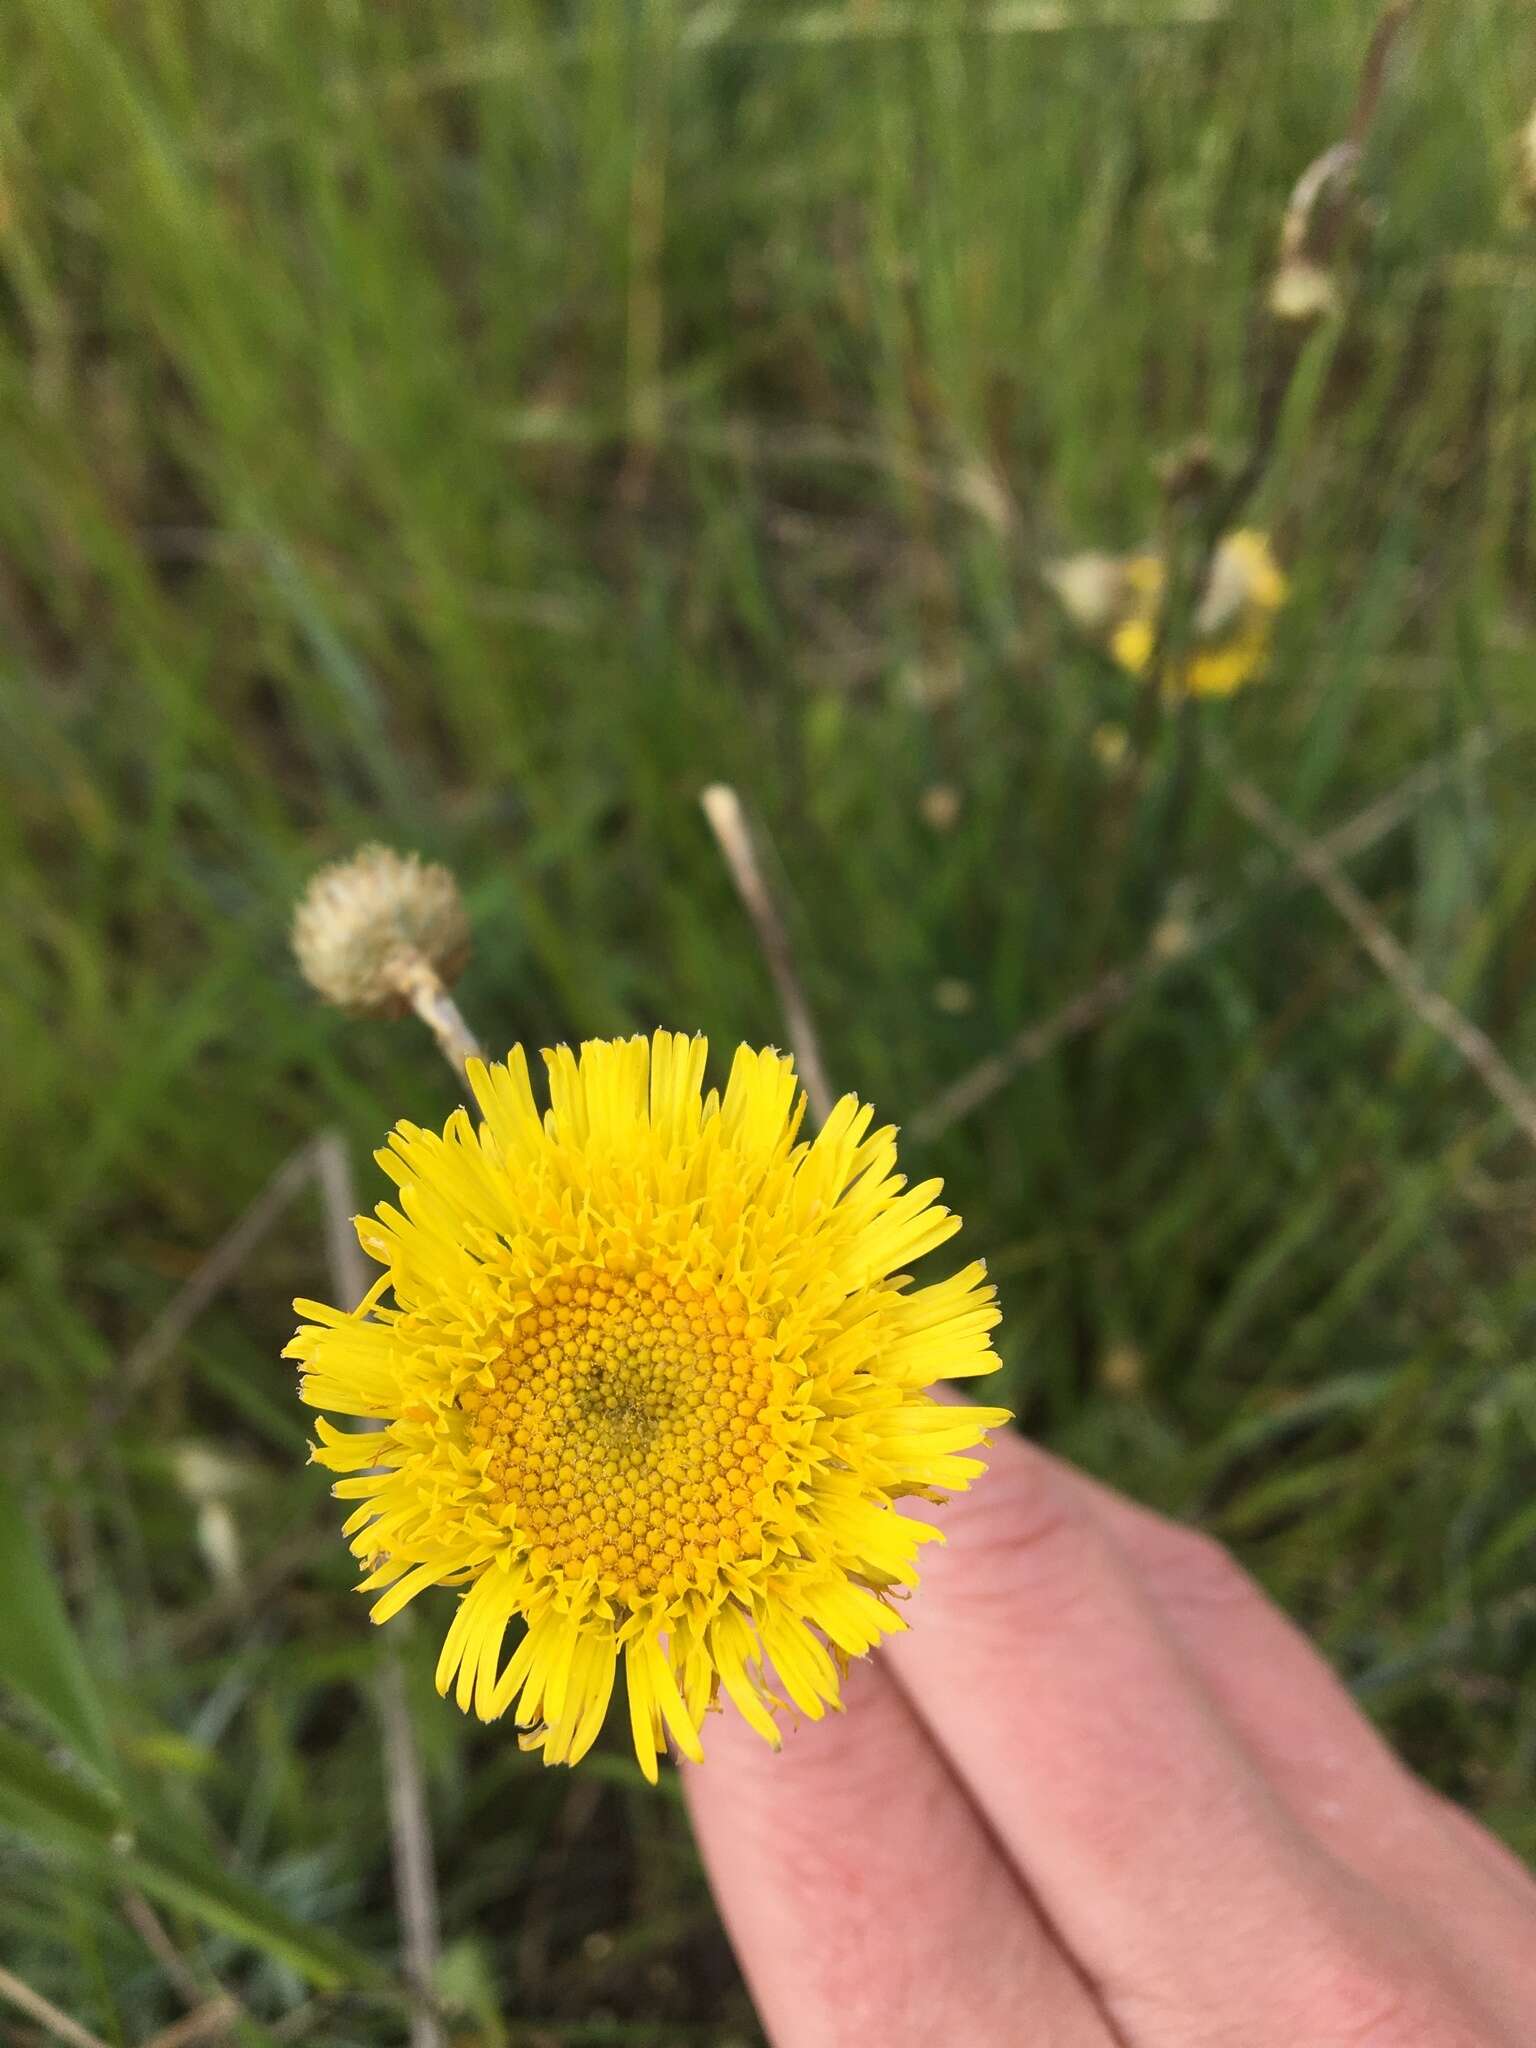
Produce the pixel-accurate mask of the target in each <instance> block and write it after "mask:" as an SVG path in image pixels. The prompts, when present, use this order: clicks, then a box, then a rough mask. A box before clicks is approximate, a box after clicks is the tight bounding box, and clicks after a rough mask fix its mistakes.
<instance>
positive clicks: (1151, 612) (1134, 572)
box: [1109, 529, 1288, 697]
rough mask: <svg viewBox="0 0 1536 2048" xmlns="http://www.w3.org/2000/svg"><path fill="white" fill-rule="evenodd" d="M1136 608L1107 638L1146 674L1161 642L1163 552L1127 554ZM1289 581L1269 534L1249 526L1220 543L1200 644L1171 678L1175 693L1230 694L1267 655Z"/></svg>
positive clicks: (1201, 611)
mask: <svg viewBox="0 0 1536 2048" xmlns="http://www.w3.org/2000/svg"><path fill="white" fill-rule="evenodd" d="M1123 567H1124V572H1125V579H1126V586H1127V589H1128V592H1129V603H1130V608H1129V610H1128V613H1127V615H1126V616H1125V617H1124V618H1123V619H1122V620H1121V622H1120V623H1119V624H1118V625H1117V626H1116V627H1115V628H1114V630H1113V631H1112V632H1111V634H1110V636H1109V650H1110V653H1111V654H1112V655H1113V656H1114V658H1115V660H1116V661H1118V662H1119V664H1120V666H1121V667H1122V668H1123V669H1125V670H1127V671H1128V672H1129V673H1130V674H1131V675H1134V676H1139V675H1142V674H1144V673H1145V671H1146V667H1147V663H1148V662H1149V661H1150V660H1151V659H1152V651H1153V648H1154V646H1155V644H1156V640H1157V630H1158V625H1159V619H1160V614H1161V610H1162V601H1163V590H1164V585H1165V583H1166V579H1167V572H1166V569H1165V567H1164V564H1163V561H1162V558H1161V556H1159V555H1153V554H1145V555H1131V556H1128V557H1127V558H1126V560H1125V563H1124V565H1123ZM1287 591H1288V585H1287V583H1286V579H1285V575H1284V573H1283V571H1282V570H1281V568H1280V566H1279V564H1278V563H1277V562H1276V560H1275V557H1274V553H1273V551H1272V550H1271V548H1270V544H1269V540H1268V538H1267V536H1266V535H1264V534H1262V533H1256V532H1253V531H1251V530H1247V529H1244V530H1242V531H1240V532H1237V533H1229V534H1228V535H1227V536H1226V538H1225V539H1224V540H1222V541H1221V542H1220V543H1219V545H1218V546H1217V549H1216V553H1215V557H1214V559H1213V560H1212V563H1211V572H1210V578H1209V580H1208V582H1207V584H1206V587H1205V593H1204V595H1203V596H1202V598H1201V600H1200V603H1199V605H1198V606H1197V608H1196V611H1195V617H1194V644H1193V646H1192V647H1191V649H1190V651H1189V652H1188V653H1187V654H1186V655H1185V656H1184V658H1183V660H1182V662H1181V663H1180V664H1179V665H1178V667H1177V668H1176V669H1174V670H1173V671H1172V672H1171V673H1170V675H1169V676H1168V678H1167V679H1166V687H1167V689H1168V692H1169V694H1170V695H1172V696H1182V695H1185V694H1186V693H1187V694H1189V695H1191V696H1195V697H1230V696H1231V694H1232V692H1233V691H1234V690H1238V689H1241V688H1242V686H1243V684H1244V683H1247V682H1251V681H1252V680H1253V678H1254V677H1255V676H1256V675H1258V674H1259V673H1260V671H1261V670H1262V669H1263V667H1264V664H1265V662H1266V661H1267V660H1268V658H1269V647H1270V639H1271V635H1272V633H1273V630H1274V620H1275V614H1276V613H1277V612H1278V611H1279V610H1280V607H1281V606H1282V605H1283V604H1284V603H1285V599H1286V595H1287Z"/></svg>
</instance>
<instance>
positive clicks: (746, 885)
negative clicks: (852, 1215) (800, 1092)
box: [699, 782, 833, 1124]
mask: <svg viewBox="0 0 1536 2048" xmlns="http://www.w3.org/2000/svg"><path fill="white" fill-rule="evenodd" d="M699 802H700V803H701V804H702V805H703V808H704V815H705V817H706V818H707V819H708V820H709V827H710V830H711V831H712V832H713V833H714V835H715V839H716V842H717V843H718V845H719V848H720V851H721V853H722V854H723V855H724V856H725V864H726V866H727V867H728V868H729V869H730V873H731V880H732V881H733V882H734V883H735V884H736V893H737V895H738V896H739V897H740V898H741V901H742V905H743V907H744V908H745V910H746V913H747V915H748V917H749V918H751V920H752V928H753V930H754V931H755V932H756V934H757V942H758V945H759V946H760V947H761V948H762V954H763V958H764V960H765V961H766V962H767V966H768V972H769V974H770V975H771V976H772V977H773V985H774V988H775V990H776V992H777V994H778V998H779V1007H780V1009H781V1010H782V1011H783V1013H784V1028H785V1030H786V1031H787V1032H788V1033H789V1044H790V1050H791V1051H792V1052H793V1054H794V1056H795V1065H796V1066H797V1067H798V1068H799V1070H800V1080H801V1084H802V1086H803V1087H804V1089H805V1093H806V1099H807V1101H808V1102H809V1103H810V1106H811V1115H812V1117H813V1118H814V1119H815V1121H816V1122H817V1123H818V1124H822V1123H825V1122H826V1120H827V1117H828V1115H829V1113H830V1111H831V1108H832V1103H833V1095H832V1088H831V1084H830V1082H829V1081H828V1079H827V1070H826V1067H825V1065H824V1064H823V1062H822V1057H821V1045H820V1041H819V1040H818V1038H817V1035H816V1026H815V1023H814V1021H813V1019H812V1017H811V1009H810V1004H809V1003H808V1002H807V1001H806V998H805V990H804V988H803V987H802V986H801V982H800V977H799V975H798V973H797V972H796V970H795V959H794V954H793V952H792V950H791V948H790V943H789V934H788V932H787V931H786V930H785V927H784V920H783V918H782V917H781V916H780V915H779V907H778V905H777V904H776V903H775V902H774V900H773V894H772V891H771V890H770V889H769V887H768V883H767V879H766V877H765V876H764V874H763V867H762V862H761V861H760V860H759V858H758V853H757V847H756V845H755V844H754V842H753V838H752V831H751V828H750V826H749V825H748V824H747V817H746V812H745V811H744V809H743V808H742V802H741V798H740V797H739V796H738V795H737V794H736V791H735V790H734V789H732V788H731V786H730V784H729V783H725V782H714V783H711V784H710V786H709V788H708V789H706V790H704V791H703V793H702V794H701V795H700V797H699Z"/></svg>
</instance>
